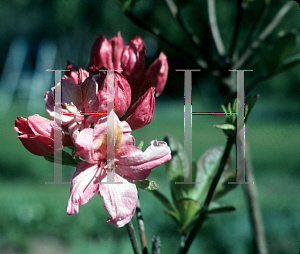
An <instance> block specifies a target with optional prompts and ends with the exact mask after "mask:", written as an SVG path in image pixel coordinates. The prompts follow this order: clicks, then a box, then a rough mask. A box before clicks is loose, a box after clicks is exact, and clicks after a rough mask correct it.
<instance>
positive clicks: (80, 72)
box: [65, 61, 89, 85]
mask: <svg viewBox="0 0 300 254" xmlns="http://www.w3.org/2000/svg"><path fill="white" fill-rule="evenodd" d="M66 69H69V70H70V71H66V72H65V73H66V75H67V76H68V77H70V78H71V79H72V80H73V81H74V83H75V84H77V85H80V84H82V83H83V81H84V80H85V79H86V78H87V77H88V76H89V73H88V72H87V71H86V70H84V69H82V68H79V69H78V68H77V67H76V66H74V65H73V64H72V63H71V62H69V61H68V62H67V67H66Z"/></svg>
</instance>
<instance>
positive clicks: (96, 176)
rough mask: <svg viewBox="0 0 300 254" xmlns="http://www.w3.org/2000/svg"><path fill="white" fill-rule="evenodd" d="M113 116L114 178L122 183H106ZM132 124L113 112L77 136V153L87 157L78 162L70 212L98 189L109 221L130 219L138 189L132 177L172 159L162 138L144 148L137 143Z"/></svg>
mask: <svg viewBox="0 0 300 254" xmlns="http://www.w3.org/2000/svg"><path fill="white" fill-rule="evenodd" d="M110 117H114V133H115V146H114V154H115V159H114V162H115V163H114V167H115V170H114V171H111V172H108V174H112V173H113V172H114V181H115V182H121V183H122V184H105V182H107V174H106V173H107V162H106V153H107V152H106V147H107V140H106V133H107V131H109V129H108V128H107V120H108V118H110ZM130 133H131V128H130V126H129V125H128V123H127V122H125V121H122V122H121V121H119V119H118V117H117V116H116V115H115V113H114V112H111V113H110V114H109V116H108V117H105V118H101V119H99V120H98V122H97V124H96V126H95V128H94V129H92V128H85V129H83V130H82V131H81V132H80V134H79V135H78V136H77V139H76V141H75V145H76V147H77V153H76V155H80V156H82V157H83V158H84V159H85V160H86V161H82V162H80V163H79V164H78V165H77V169H76V171H75V173H74V175H73V180H72V184H71V191H70V198H69V201H68V207H67V213H68V214H76V213H78V212H79V205H83V204H85V203H87V202H88V200H89V199H90V198H91V197H92V196H93V195H94V194H95V193H96V192H97V193H98V194H99V195H100V197H101V198H103V201H104V203H103V206H104V208H105V210H106V211H107V212H108V213H109V214H110V216H111V217H110V218H107V222H109V221H111V222H112V223H113V224H114V226H116V227H122V226H124V225H125V224H126V223H128V222H129V221H130V220H131V218H132V216H133V214H134V211H135V207H136V203H137V198H138V197H137V189H136V186H135V184H134V183H133V182H132V180H142V179H146V178H147V177H148V175H149V174H150V172H151V170H152V169H153V168H154V167H157V166H159V165H161V164H162V163H164V162H166V161H169V160H170V159H171V151H170V148H169V147H168V145H167V144H166V143H165V142H162V141H157V140H154V141H151V142H150V146H149V147H148V148H147V149H146V150H145V151H144V152H143V151H142V150H141V149H139V148H137V147H135V140H134V137H133V136H131V134H130Z"/></svg>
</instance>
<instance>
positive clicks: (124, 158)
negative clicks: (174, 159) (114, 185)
mask: <svg viewBox="0 0 300 254" xmlns="http://www.w3.org/2000/svg"><path fill="white" fill-rule="evenodd" d="M130 137H131V140H133V141H130ZM123 142H124V143H123ZM130 142H131V144H130ZM132 142H134V139H133V138H132V136H128V138H127V142H126V143H125V141H124V140H123V141H122V146H123V149H124V151H126V149H127V150H128V151H129V152H127V153H124V154H123V155H121V156H118V157H117V159H118V161H117V163H116V173H117V174H119V175H123V176H124V178H129V179H131V180H143V179H146V178H147V177H148V176H149V174H150V172H151V170H152V169H153V168H155V167H157V166H159V165H161V164H163V163H165V162H166V161H169V160H171V150H170V148H169V147H168V145H167V143H166V142H164V141H157V140H153V141H151V142H150V146H149V147H148V148H147V149H146V150H145V151H144V152H143V151H142V150H141V149H139V148H137V147H135V146H134V143H132Z"/></svg>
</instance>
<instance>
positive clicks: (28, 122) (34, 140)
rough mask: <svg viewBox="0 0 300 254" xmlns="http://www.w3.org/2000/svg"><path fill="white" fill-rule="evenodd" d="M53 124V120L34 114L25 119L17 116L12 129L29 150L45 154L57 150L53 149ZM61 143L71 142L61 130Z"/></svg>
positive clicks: (40, 154)
mask: <svg viewBox="0 0 300 254" xmlns="http://www.w3.org/2000/svg"><path fill="white" fill-rule="evenodd" d="M54 125H55V123H54V121H50V120H48V119H47V118H44V117H41V116H39V115H37V114H36V115H33V116H29V117H28V118H27V119H26V118H23V117H17V119H16V121H15V126H16V127H14V130H16V131H17V132H18V133H19V136H18V138H19V139H20V140H21V142H22V144H23V145H24V147H25V148H26V149H27V150H28V151H29V152H31V153H33V154H35V155H39V156H46V155H50V154H53V153H54V152H57V151H54ZM62 143H63V145H70V143H71V142H70V137H69V136H66V135H65V133H64V131H63V130H62ZM62 147H63V146H61V147H60V148H59V149H61V148H62ZM59 149H58V150H59Z"/></svg>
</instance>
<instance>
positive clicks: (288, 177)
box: [0, 0, 300, 254]
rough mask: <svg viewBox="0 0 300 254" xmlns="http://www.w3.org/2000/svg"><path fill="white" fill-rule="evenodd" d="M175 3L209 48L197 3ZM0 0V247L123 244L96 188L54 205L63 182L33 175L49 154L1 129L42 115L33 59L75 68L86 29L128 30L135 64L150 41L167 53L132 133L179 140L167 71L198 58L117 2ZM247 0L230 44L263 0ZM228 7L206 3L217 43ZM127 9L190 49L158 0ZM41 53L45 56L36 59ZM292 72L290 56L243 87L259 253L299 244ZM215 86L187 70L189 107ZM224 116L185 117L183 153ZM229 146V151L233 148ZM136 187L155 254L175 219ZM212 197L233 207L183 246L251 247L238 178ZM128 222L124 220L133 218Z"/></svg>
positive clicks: (200, 106)
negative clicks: (82, 201) (159, 80)
mask: <svg viewBox="0 0 300 254" xmlns="http://www.w3.org/2000/svg"><path fill="white" fill-rule="evenodd" d="M177 2H178V3H183V2H185V1H177ZM186 2H187V4H186V5H184V6H183V12H182V14H183V16H184V17H185V18H186V20H188V21H189V22H190V24H192V27H193V29H194V30H195V31H196V32H197V34H198V36H199V37H200V38H201V39H202V40H203V44H204V48H205V49H206V50H207V51H208V52H210V51H214V50H215V49H214V44H213V41H212V39H211V35H210V31H209V29H207V28H208V21H207V9H206V8H207V7H206V1H202V0H198V1H196V0H195V1H186ZM245 2H246V1H245ZM271 2H273V1H271ZM274 2H275V3H274V6H273V5H272V8H271V9H270V10H269V12H268V14H267V16H266V22H267V23H268V21H270V20H271V19H272V17H273V16H274V15H275V13H276V12H277V11H278V9H279V8H280V6H281V5H282V4H283V3H285V2H286V1H274ZM0 4H1V8H0V17H1V29H0V46H1V50H0V71H1V79H0V96H1V98H2V99H1V100H0V104H1V110H0V116H1V128H0V137H1V139H0V140H1V146H0V203H1V209H0V253H4V254H8V253H9V254H12V253H29V254H31V253H45V254H48V253H49V254H50V253H56V254H60V253H70V254H77V253H83V252H84V253H91V252H94V253H109V254H113V253H132V247H131V245H130V241H129V238H128V236H127V232H126V229H125V228H120V229H117V228H114V227H113V225H112V224H111V223H106V222H105V219H106V217H107V216H108V214H107V213H106V211H105V210H104V209H103V206H102V200H101V198H100V197H99V196H97V195H95V196H94V197H93V198H92V199H91V200H90V201H89V203H87V204H86V205H84V206H81V207H80V213H79V214H77V215H73V216H68V215H67V214H66V206H67V201H68V198H69V191H70V185H68V184H66V185H46V184H45V182H50V181H52V180H53V164H51V163H49V162H47V161H46V160H44V158H42V157H37V156H35V155H33V154H31V153H29V152H28V151H27V150H26V149H24V147H23V146H22V144H21V142H20V141H19V140H18V139H17V133H16V132H15V131H14V130H13V127H14V121H15V119H16V118H17V116H23V117H28V116H29V115H32V114H35V113H38V114H40V115H42V116H44V117H47V114H46V112H45V110H44V101H43V93H44V90H49V89H50V87H51V86H52V84H53V80H54V75H53V73H49V72H45V69H51V68H53V69H64V68H65V67H66V61H67V60H70V61H72V62H73V63H74V64H75V65H77V66H80V67H84V68H86V67H87V66H88V63H89V54H90V49H91V46H92V44H93V42H94V40H95V38H96V36H97V34H103V35H105V36H106V38H108V39H110V38H111V37H113V36H115V35H116V34H117V32H118V31H120V32H121V34H122V36H123V38H124V42H125V43H127V42H128V41H129V40H131V39H133V38H134V36H136V35H139V36H141V37H142V38H143V40H144V41H145V43H146V47H147V52H146V54H147V58H146V68H147V67H148V66H149V65H150V64H151V63H152V62H153V61H154V59H155V58H156V57H158V55H159V52H161V51H163V52H165V53H166V55H167V57H168V61H169V77H168V82H167V84H166V87H165V92H164V93H163V94H162V95H161V96H160V97H159V98H158V99H157V101H156V109H155V114H154V117H153V121H152V122H151V123H150V124H149V125H148V126H146V127H144V128H142V129H139V130H136V131H133V133H132V134H133V135H134V137H135V139H136V143H139V141H141V140H144V141H145V145H144V147H145V146H146V145H148V144H149V142H150V141H151V140H153V139H158V140H163V139H164V137H165V135H167V134H168V135H172V136H174V137H176V138H177V139H178V140H179V141H180V142H182V143H183V140H184V132H183V130H184V129H183V123H184V118H183V110H184V107H183V90H184V85H183V84H184V79H183V73H182V72H176V69H183V68H184V69H199V66H197V65H195V64H193V62H191V61H190V60H188V59H187V58H186V57H185V56H184V55H183V54H182V53H181V52H178V51H177V50H176V49H174V48H172V47H171V46H170V45H168V44H167V43H164V42H161V41H160V40H158V39H157V38H156V37H154V36H153V35H151V34H150V33H149V32H147V31H144V30H142V29H140V28H139V27H138V26H137V25H136V24H134V23H132V22H131V21H130V20H129V19H128V18H127V17H126V16H125V14H124V13H123V12H122V5H121V3H120V2H119V1H117V0H111V1H108V0H103V1H96V0H90V1H87V0H85V1H84V0H82V1H79V0H75V1H71V0H60V1H58V0H54V1H44V0H41V1H38V0H13V1H4V0H2V1H0ZM247 4H248V5H249V6H248V9H247V12H245V13H244V19H243V22H242V25H241V28H240V36H239V39H238V41H237V45H242V44H243V42H244V40H245V38H246V34H247V32H248V31H249V29H250V27H251V22H252V21H253V20H254V17H255V16H257V13H258V10H259V7H260V6H261V5H262V4H263V1H249V2H248V3H247ZM235 7H236V3H235V1H230V0H220V1H217V15H218V23H219V24H220V30H221V35H222V37H223V38H224V44H225V47H226V48H227V49H229V47H230V46H229V45H230V40H231V37H232V33H233V30H234V22H235V13H236V8H235ZM134 10H135V13H136V14H137V15H138V16H139V17H141V18H142V19H144V20H147V21H148V22H150V23H153V24H155V25H156V26H157V27H159V28H160V29H161V31H162V32H163V34H164V35H165V36H166V37H167V38H168V39H169V40H170V41H172V42H173V43H175V44H176V45H178V46H179V47H181V48H184V49H185V50H187V51H188V52H190V53H191V54H193V51H194V49H193V46H192V45H191V44H190V41H189V40H188V39H187V38H186V35H185V34H184V33H183V32H182V31H181V29H180V27H179V26H178V25H177V24H176V22H175V21H174V20H172V17H171V14H170V13H169V12H168V9H167V7H166V5H165V3H164V1H154V0H153V1H146V0H141V1H138V2H137V4H136V6H135V9H134ZM299 21H300V9H299V6H298V5H297V4H296V3H295V4H294V6H293V8H292V9H291V10H290V12H289V14H288V15H287V16H286V17H285V18H284V20H283V22H282V24H280V25H279V26H278V27H277V28H276V29H275V30H274V32H273V33H272V35H271V36H270V38H268V40H266V42H265V44H266V47H268V45H269V43H270V45H271V44H272V39H274V38H275V37H276V36H277V35H278V33H280V32H282V31H284V32H288V31H291V30H293V29H294V30H295V33H298V30H299V24H300V22H299ZM298 41H299V38H297V43H298ZM12 45H17V46H16V48H17V49H18V51H14V52H13V53H15V54H13V53H11V55H10V56H9V54H10V50H11V49H12ZM13 49H15V48H13ZM297 52H298V53H299V52H300V46H299V43H298V44H297V46H296V47H295V49H293V52H292V53H297ZM212 55H213V54H212ZM9 59H11V60H9ZM9 61H11V63H10V62H9ZM49 62H52V63H53V64H52V66H48V65H47V63H49ZM22 63H23V65H22ZM19 65H22V66H21V67H18V66H19ZM6 66H7V67H6ZM254 66H255V65H254ZM250 68H252V67H250V66H249V69H250ZM246 69H247V68H246ZM253 69H254V71H253V72H251V73H250V72H249V73H246V80H245V83H246V86H247V83H248V82H251V81H252V80H254V79H255V78H256V77H257V76H258V74H257V73H261V72H262V70H261V69H258V67H254V68H253ZM299 71H300V67H299V66H296V67H294V68H292V69H291V70H289V71H287V72H283V73H281V74H278V75H275V76H273V77H272V78H270V79H268V80H265V81H262V82H260V83H258V84H257V85H256V86H255V88H254V89H253V90H252V91H251V93H249V94H248V95H254V94H256V93H259V94H260V95H261V96H260V98H259V100H258V102H257V104H256V105H255V107H254V109H253V111H252V112H251V115H250V117H249V120H248V123H247V125H246V139H247V140H248V142H249V145H250V152H251V155H252V163H253V167H254V174H255V185H256V188H257V189H258V198H259V203H260V207H261V210H262V216H263V221H264V226H265V231H266V240H267V244H268V250H269V253H278V254H279V253H298V252H299V251H300V212H299V211H300V202H299V193H300V185H299V181H300V178H299V177H300V101H299V98H300V97H299V93H300V88H299V87H300V86H299V78H300V75H299ZM18 75H19V77H18ZM40 87H42V89H40V90H39V89H38V88H40ZM43 89H44V90H43ZM246 92H247V91H246ZM222 93H223V90H222V89H220V86H219V85H218V83H217V82H216V80H215V78H214V77H213V76H211V75H207V74H206V73H202V72H198V73H194V74H193V111H201V112H205V111H206V112H214V111H220V110H221V107H220V105H221V104H224V103H226V99H225V98H224V96H223V94H222ZM32 94H33V95H32ZM224 120H225V118H224V117H223V116H193V157H194V158H197V159H198V158H199V157H200V156H201V154H203V153H204V152H205V151H206V150H208V149H209V148H211V147H213V146H219V145H223V146H224V145H225V143H226V137H225V135H224V134H223V133H222V131H221V130H218V129H216V128H214V127H213V125H214V124H221V123H223V122H224ZM232 153H233V156H235V151H234V149H233V150H232ZM63 171H64V175H63V181H66V182H70V181H71V177H72V174H73V172H74V168H72V167H64V168H63ZM149 178H150V179H153V180H155V181H156V182H157V183H158V184H159V185H160V191H161V192H163V193H164V194H165V195H166V196H168V197H170V193H169V189H168V187H169V186H168V181H167V178H166V174H165V168H164V166H163V165H162V166H160V167H158V168H155V169H154V170H153V171H152V173H151V175H150V177H149ZM139 194H140V200H141V207H142V211H143V217H144V220H145V228H146V234H147V241H148V246H151V239H152V237H153V235H159V236H160V238H161V245H162V247H161V253H163V254H168V253H176V252H177V249H178V244H179V239H180V236H179V234H178V231H177V228H176V226H175V224H174V223H173V221H172V220H171V218H169V216H168V215H167V214H165V213H164V212H163V211H164V207H163V206H162V205H161V204H160V203H159V201H157V200H156V199H155V198H154V196H152V195H151V194H150V193H148V192H146V191H142V190H140V191H139ZM222 202H223V203H224V204H228V205H234V206H235V207H236V211H234V212H232V213H224V214H221V215H215V216H212V217H211V218H210V219H209V220H208V221H207V222H206V223H205V224H204V227H203V229H202V230H201V231H200V232H199V234H198V236H197V238H196V240H195V242H194V243H193V245H192V247H191V249H190V252H189V253H195V254H197V253H212V254H213V253H224V254H226V253H230V254H243V253H245V254H248V253H253V247H252V243H251V241H252V238H251V237H252V236H251V224H250V221H249V215H248V213H247V205H246V203H245V198H244V195H243V191H242V188H241V186H239V187H238V188H236V189H235V190H234V191H232V192H230V193H229V194H228V195H227V196H226V197H224V198H222ZM133 223H134V225H135V226H136V218H135V216H134V217H133ZM150 249H151V248H150Z"/></svg>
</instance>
